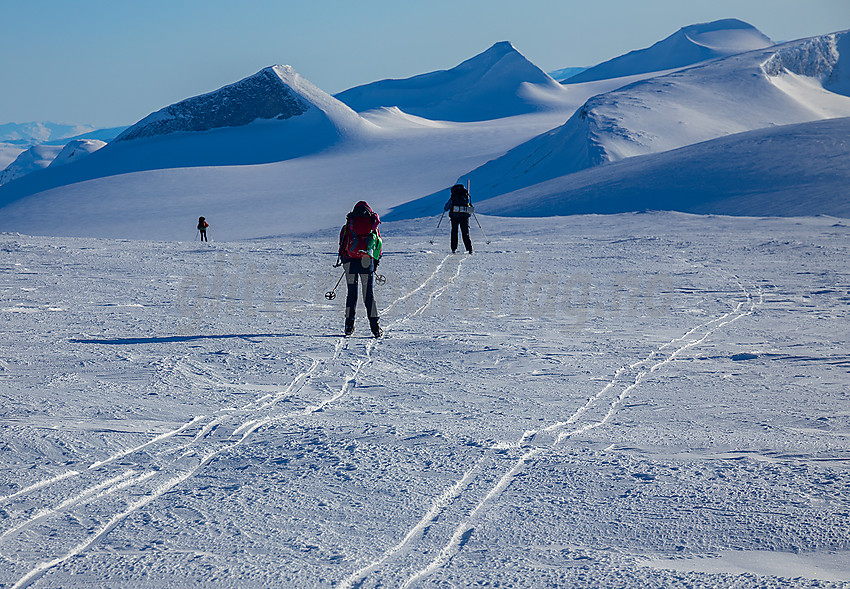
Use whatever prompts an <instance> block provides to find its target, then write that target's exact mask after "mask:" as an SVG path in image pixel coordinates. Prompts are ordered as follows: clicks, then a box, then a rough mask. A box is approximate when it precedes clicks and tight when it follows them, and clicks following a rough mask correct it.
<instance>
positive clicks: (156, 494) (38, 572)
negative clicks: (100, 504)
mask: <svg viewBox="0 0 850 589" xmlns="http://www.w3.org/2000/svg"><path fill="white" fill-rule="evenodd" d="M255 429H256V428H254V429H251V430H249V431H246V432H245V434H244V435H243V436H242V438H241V439H240V440H239V441H237V442H235V443H233V444H231V445H229V446H225V447H223V448H219V449H218V450H215V451H212V452H210V453H208V454H207V455H206V456H204V458H203V460H201V461H200V462H199V463H198V464H197V465H196V466H195V467H194V468H192V469H190V470H188V471H185V472H183V473H181V474H179V475H177V476H175V477H172V478H171V479H169V480H167V481H166V482H165V483H163V484H162V485H159V486H158V487H156V488H155V489H153V490H152V491H151V492H150V493H149V494H147V495H146V496H144V497H142V498H141V499H139V500H138V501H135V502H133V503H131V504H130V505H129V506H128V507H127V508H126V509H124V510H123V511H121V512H120V513H117V514H116V515H114V516H113V517H112V518H111V519H110V520H109V521H108V522H107V523H106V524H104V525H103V526H101V527H100V528H99V529H98V530H96V531H95V532H94V533H93V534H92V535H91V536H89V537H88V538H86V539H85V540H83V541H82V542H80V543H79V544H77V545H76V546H75V547H74V548H72V549H71V550H70V551H69V552H67V553H66V554H65V555H64V556H60V557H58V558H54V559H52V560H49V561H46V562H42V563H39V564H38V565H36V566H35V567H33V568H32V569H30V571H29V572H27V573H26V574H25V575H24V576H23V577H21V578H20V579H19V580H18V582H17V583H15V584H14V585H12V589H23V588H24V587H28V586H29V585H31V584H32V583H33V582H35V581H37V580H38V579H39V578H40V577H41V576H42V575H44V573H46V572H47V571H48V570H50V569H52V568H54V567H56V566H59V565H60V564H62V563H64V562H67V561H68V560H70V559H71V558H73V557H75V556H77V555H78V554H81V553H82V552H84V551H86V550H87V549H88V548H89V547H91V546H92V545H94V544H95V543H97V542H99V541H100V540H101V539H102V538H104V537H105V536H106V535H107V534H109V532H111V531H112V530H113V529H114V528H115V526H117V525H118V524H119V523H121V522H122V521H124V520H125V519H126V518H127V517H129V516H130V515H132V514H133V513H135V512H137V511H139V510H140V509H142V508H143V507H145V506H147V505H148V504H150V503H152V502H153V501H155V500H157V499H158V498H160V497H162V496H163V495H165V494H166V493H168V492H169V491H170V490H171V489H173V488H174V487H176V486H177V485H179V484H181V483H183V482H185V481H186V480H187V479H189V478H191V477H193V476H195V474H197V473H198V471H200V470H201V469H202V468H203V467H205V466H206V465H207V464H209V463H210V462H211V461H212V460H213V458H215V457H216V456H218V455H219V454H221V453H223V452H226V451H230V450H233V449H234V448H236V447H237V446H239V445H240V444H242V443H243V442H244V441H245V439H246V438H247V437H248V436H249V435H250V434H251V433H253V431H254V430H255ZM151 474H154V473H151Z"/></svg>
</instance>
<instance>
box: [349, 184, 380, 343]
mask: <svg viewBox="0 0 850 589" xmlns="http://www.w3.org/2000/svg"><path fill="white" fill-rule="evenodd" d="M380 222H381V220H380V219H379V218H378V215H377V214H376V213H375V212H374V211H373V210H372V209H371V208H370V207H369V205H368V204H366V202H365V201H362V200H361V201H360V202H358V203H357V204H356V205H354V209H353V210H352V211H351V212H350V213H348V215H347V216H346V222H345V225H343V226H342V229H341V230H340V232H339V259H340V261H341V262H342V266H343V268H344V269H345V277H346V282H347V283H348V294H347V296H346V298H345V335H346V336H349V335H351V334H352V333H354V317H355V314H356V307H357V281H358V278H359V280H360V282H361V286H362V288H363V303H364V304H365V305H366V314H367V316H368V317H369V326H370V327H371V328H372V335H374V336H375V337H381V335H383V332H382V331H381V325H380V323H379V318H378V304H377V302H376V301H375V294H374V291H373V286H374V277H375V269H376V268H377V267H378V263H379V262H380V259H381V248H382V242H381V232H380V231H379V230H378V224H379V223H380Z"/></svg>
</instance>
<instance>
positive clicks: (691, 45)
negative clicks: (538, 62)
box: [565, 18, 773, 84]
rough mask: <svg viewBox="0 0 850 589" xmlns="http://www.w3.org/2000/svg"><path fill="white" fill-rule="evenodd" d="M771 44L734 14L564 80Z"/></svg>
mask: <svg viewBox="0 0 850 589" xmlns="http://www.w3.org/2000/svg"><path fill="white" fill-rule="evenodd" d="M771 45H773V41H771V40H770V39H769V38H768V37H767V36H765V35H764V34H763V33H762V32H761V31H759V30H758V29H757V28H755V27H754V26H752V25H751V24H748V23H746V22H744V21H741V20H738V19H735V18H727V19H722V20H716V21H712V22H707V23H698V24H693V25H688V26H686V27H682V28H681V29H679V30H678V31H676V32H675V33H673V34H672V35H670V36H669V37H667V38H665V39H663V40H661V41H659V42H657V43H655V44H654V45H652V46H650V47H647V48H645V49H639V50H637V51H631V52H629V53H626V54H625V55H621V56H619V57H615V58H614V59H610V60H608V61H606V62H603V63H600V64H599V65H597V66H594V67H592V68H589V69H587V70H585V71H583V72H581V73H579V74H577V75H575V76H573V77H571V78H569V79H567V80H566V81H565V83H567V84H577V83H581V82H593V81H596V80H605V79H610V78H620V77H623V76H632V75H636V74H645V73H649V72H660V71H665V70H672V69H676V68H681V67H686V66H689V65H694V64H697V63H700V62H703V61H708V60H710V59H717V58H719V57H728V56H730V55H734V54H736V53H744V52H747V51H754V50H757V49H763V48H765V47H769V46H771Z"/></svg>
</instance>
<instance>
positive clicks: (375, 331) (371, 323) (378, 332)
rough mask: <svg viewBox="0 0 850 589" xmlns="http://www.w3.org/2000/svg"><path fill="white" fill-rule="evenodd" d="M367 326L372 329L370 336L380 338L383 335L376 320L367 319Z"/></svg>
mask: <svg viewBox="0 0 850 589" xmlns="http://www.w3.org/2000/svg"><path fill="white" fill-rule="evenodd" d="M369 326H370V327H371V328H372V335H374V336H375V337H381V336H382V335H384V332H383V330H382V329H381V325H380V323H378V318H377V317H376V318H374V319H369Z"/></svg>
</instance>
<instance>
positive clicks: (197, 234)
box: [195, 229, 201, 240]
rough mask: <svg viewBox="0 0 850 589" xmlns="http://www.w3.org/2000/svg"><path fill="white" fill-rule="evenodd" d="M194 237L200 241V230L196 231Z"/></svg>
mask: <svg viewBox="0 0 850 589" xmlns="http://www.w3.org/2000/svg"><path fill="white" fill-rule="evenodd" d="M195 237H196V238H197V239H198V240H200V237H201V230H200V229H198V231H197V232H196V233H195Z"/></svg>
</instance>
